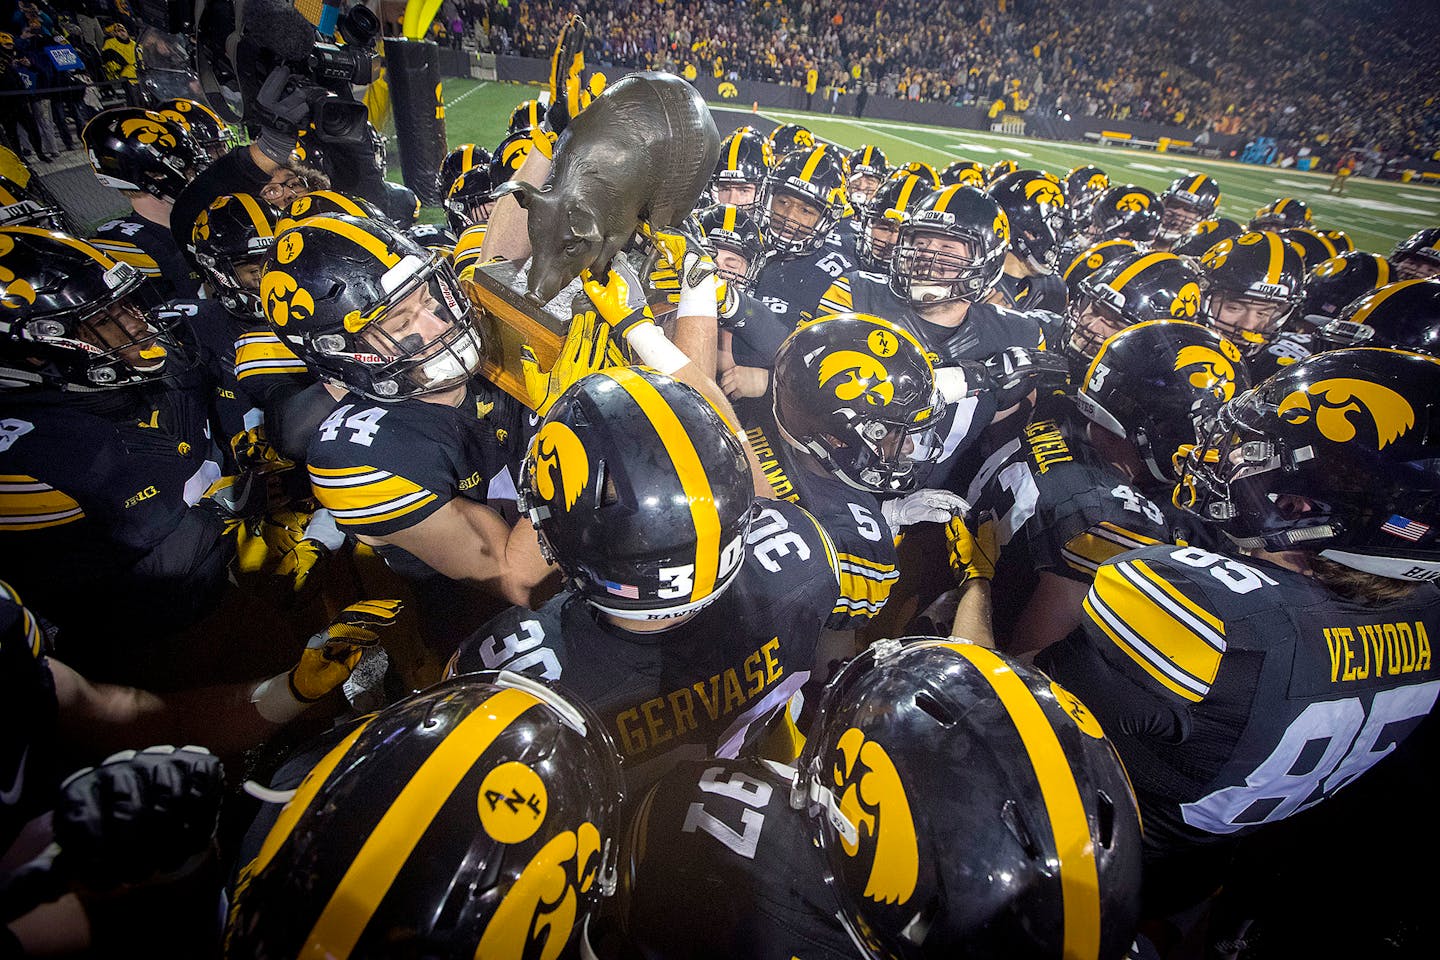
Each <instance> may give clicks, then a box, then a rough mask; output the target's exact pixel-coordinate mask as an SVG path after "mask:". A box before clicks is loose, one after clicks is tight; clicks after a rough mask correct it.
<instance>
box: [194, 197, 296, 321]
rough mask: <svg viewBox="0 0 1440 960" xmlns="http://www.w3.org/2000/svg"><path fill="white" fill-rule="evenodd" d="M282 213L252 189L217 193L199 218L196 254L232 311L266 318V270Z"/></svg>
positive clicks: (216, 292) (224, 302)
mask: <svg viewBox="0 0 1440 960" xmlns="http://www.w3.org/2000/svg"><path fill="white" fill-rule="evenodd" d="M301 199H302V200H303V199H305V198H304V197H302V198H301ZM276 219H277V214H276V213H275V210H274V209H273V208H272V207H271V206H270V205H269V204H268V203H266V202H265V201H264V200H261V199H260V198H259V197H255V196H251V195H250V194H248V193H235V194H229V193H227V194H224V195H222V196H219V197H216V198H215V200H214V202H212V203H211V204H210V206H209V207H207V208H206V209H204V210H201V211H200V214H199V215H198V216H197V217H196V218H195V226H194V228H192V229H191V231H190V254H191V256H193V257H194V258H195V262H196V263H198V264H199V265H200V269H202V270H204V271H205V277H206V279H208V280H209V281H210V286H211V289H212V292H213V294H214V295H215V297H216V298H217V299H218V300H219V301H220V302H221V303H223V304H225V307H226V309H228V310H229V311H230V312H231V313H234V314H238V315H239V316H242V317H246V318H249V319H255V320H264V319H265V308H264V306H263V305H262V304H261V303H260V276H261V273H262V271H263V269H264V266H265V258H266V257H268V256H269V255H270V248H271V247H273V246H275V222H276Z"/></svg>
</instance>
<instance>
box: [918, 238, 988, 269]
mask: <svg viewBox="0 0 1440 960" xmlns="http://www.w3.org/2000/svg"><path fill="white" fill-rule="evenodd" d="M914 242H915V251H916V254H917V256H916V258H915V269H916V274H917V276H919V277H921V278H922V279H925V280H958V279H960V272H961V271H962V270H963V269H964V268H965V267H967V266H969V265H970V264H971V263H972V262H973V261H972V260H971V254H972V251H971V249H970V244H968V243H966V242H965V241H964V240H957V239H955V238H954V237H948V236H946V235H944V234H942V233H926V232H924V231H921V232H918V233H916V234H915V241H914Z"/></svg>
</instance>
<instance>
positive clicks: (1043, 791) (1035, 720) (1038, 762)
mask: <svg viewBox="0 0 1440 960" xmlns="http://www.w3.org/2000/svg"><path fill="white" fill-rule="evenodd" d="M947 646H949V647H950V648H951V649H952V650H954V651H955V652H956V653H958V654H960V655H961V656H962V657H964V658H965V659H966V660H969V661H970V662H971V663H972V664H974V666H975V668H976V669H977V670H979V671H980V675H981V676H982V677H984V678H985V679H986V680H987V681H989V683H990V686H991V687H992V688H994V690H995V693H996V695H997V696H998V697H999V698H1000V702H1001V703H1002V704H1004V705H1005V711H1006V713H1008V714H1009V715H1010V719H1011V721H1013V722H1014V724H1015V729H1016V731H1017V732H1018V733H1019V734H1020V739H1021V741H1022V742H1023V743H1024V744H1025V752H1026V754H1027V755H1028V756H1029V758H1030V763H1031V765H1032V766H1033V767H1034V768H1035V777H1036V780H1037V781H1038V782H1039V784H1040V795H1041V797H1043V798H1044V800H1045V809H1046V811H1047V812H1048V813H1049V814H1050V829H1051V831H1052V832H1053V833H1054V834H1055V851H1056V854H1057V855H1058V856H1059V860H1060V891H1061V900H1062V904H1063V906H1062V910H1063V923H1064V931H1065V933H1064V937H1065V943H1064V947H1063V948H1062V949H1061V951H1060V953H1061V955H1062V956H1066V957H1094V956H1096V955H1098V954H1099V952H1100V873H1099V868H1098V867H1097V866H1096V864H1095V842H1094V839H1093V837H1092V836H1091V834H1090V820H1089V818H1088V817H1087V816H1086V814H1085V802H1084V800H1083V799H1082V798H1081V796H1080V788H1079V786H1078V785H1077V784H1076V782H1075V771H1074V770H1073V769H1071V767H1070V760H1069V758H1068V757H1067V756H1066V755H1065V750H1064V748H1063V747H1062V746H1061V745H1060V738H1059V737H1058V736H1057V735H1056V733H1055V728H1054V727H1053V726H1052V725H1051V724H1050V720H1049V718H1048V717H1046V715H1045V711H1044V709H1042V708H1041V706H1040V704H1039V702H1038V701H1037V700H1036V699H1035V694H1034V693H1032V692H1031V691H1030V687H1029V685H1027V684H1026V683H1025V681H1024V680H1023V679H1021V677H1020V675H1019V674H1017V673H1016V672H1015V671H1014V670H1012V669H1011V668H1010V665H1009V664H1007V663H1006V662H1005V661H1004V660H1001V659H1000V658H999V657H998V656H996V655H995V653H993V652H992V651H990V650H987V649H985V648H984V647H980V646H976V645H975V644H972V643H955V644H947Z"/></svg>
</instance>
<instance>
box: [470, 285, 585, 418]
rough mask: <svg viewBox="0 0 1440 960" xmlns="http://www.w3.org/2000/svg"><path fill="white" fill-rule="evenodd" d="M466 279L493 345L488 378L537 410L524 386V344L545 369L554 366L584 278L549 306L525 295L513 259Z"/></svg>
mask: <svg viewBox="0 0 1440 960" xmlns="http://www.w3.org/2000/svg"><path fill="white" fill-rule="evenodd" d="M463 284H464V287H465V291H466V293H468V294H469V296H470V302H471V303H472V304H474V306H475V309H476V310H477V311H478V312H479V323H480V327H481V329H482V330H484V331H485V335H486V338H487V343H488V344H489V345H490V351H489V356H487V357H486V358H485V365H484V367H483V372H484V374H485V377H486V379H488V380H489V381H490V382H491V383H493V384H495V385H496V386H497V387H499V388H500V389H501V390H504V391H505V392H506V393H508V394H510V396H512V397H514V398H515V399H516V400H519V401H520V402H521V403H523V404H525V406H527V407H530V408H531V409H534V407H533V404H532V403H531V402H530V396H529V394H528V393H527V392H526V390H525V371H524V369H523V368H522V367H521V365H520V348H521V347H523V346H526V345H528V346H529V347H530V349H531V350H532V351H533V352H534V354H535V359H536V360H537V361H538V362H539V364H540V369H541V370H549V369H550V367H551V365H552V364H553V363H554V362H555V358H556V357H558V356H559V355H560V344H561V342H562V341H564V339H565V334H566V333H567V332H568V331H569V329H570V317H571V305H570V302H571V301H572V300H573V299H574V298H575V296H576V295H577V294H580V281H579V280H576V281H574V282H572V283H571V284H570V285H569V286H568V287H566V288H565V289H564V290H561V291H560V293H559V294H558V295H557V296H556V297H555V299H554V300H551V301H550V302H549V303H547V304H545V305H544V306H540V305H538V304H536V303H535V302H534V301H531V300H527V299H526V298H525V276H524V274H522V273H520V271H519V269H518V267H517V265H516V264H514V263H511V262H509V261H504V260H502V261H498V262H496V263H487V264H484V265H482V266H479V267H476V268H475V272H474V279H473V280H467V281H463Z"/></svg>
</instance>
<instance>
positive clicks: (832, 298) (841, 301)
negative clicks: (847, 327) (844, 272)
mask: <svg viewBox="0 0 1440 960" xmlns="http://www.w3.org/2000/svg"><path fill="white" fill-rule="evenodd" d="M854 308H855V297H854V295H853V294H851V292H850V281H849V280H847V279H845V278H844V277H839V278H837V279H836V280H835V282H834V283H832V284H830V287H829V288H828V289H827V290H826V291H825V293H824V294H822V295H821V297H820V310H821V312H822V313H849V312H850V311H851V310H853V309H854Z"/></svg>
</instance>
